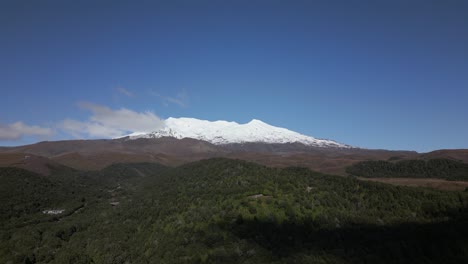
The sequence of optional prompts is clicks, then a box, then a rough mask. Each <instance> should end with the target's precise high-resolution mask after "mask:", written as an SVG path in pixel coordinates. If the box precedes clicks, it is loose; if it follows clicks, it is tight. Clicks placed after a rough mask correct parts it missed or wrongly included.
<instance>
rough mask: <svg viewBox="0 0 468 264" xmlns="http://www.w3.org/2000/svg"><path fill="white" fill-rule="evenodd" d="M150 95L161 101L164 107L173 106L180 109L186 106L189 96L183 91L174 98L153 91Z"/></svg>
mask: <svg viewBox="0 0 468 264" xmlns="http://www.w3.org/2000/svg"><path fill="white" fill-rule="evenodd" d="M150 94H151V95H154V96H156V97H159V98H160V99H161V100H162V102H163V104H164V105H166V106H167V105H169V104H175V105H178V106H180V107H187V106H188V102H189V96H188V93H187V91H185V90H182V91H180V92H178V93H177V94H176V95H175V96H165V95H162V94H159V93H157V92H155V91H151V92H150Z"/></svg>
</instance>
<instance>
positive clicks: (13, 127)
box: [0, 121, 54, 140]
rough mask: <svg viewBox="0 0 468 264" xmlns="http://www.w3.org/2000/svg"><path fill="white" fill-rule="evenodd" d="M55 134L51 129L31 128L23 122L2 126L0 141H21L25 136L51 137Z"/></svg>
mask: <svg viewBox="0 0 468 264" xmlns="http://www.w3.org/2000/svg"><path fill="white" fill-rule="evenodd" d="M53 133H54V132H53V130H52V129H51V128H47V127H40V126H34V125H32V126H30V125H27V124H25V123H23V122H21V121H18V122H15V123H12V124H7V125H2V124H0V140H19V139H21V138H22V137H24V136H36V137H49V136H52V135H53Z"/></svg>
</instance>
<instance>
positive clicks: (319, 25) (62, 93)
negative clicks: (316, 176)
mask: <svg viewBox="0 0 468 264" xmlns="http://www.w3.org/2000/svg"><path fill="white" fill-rule="evenodd" d="M0 38H1V41H0V89H1V94H2V97H1V98H2V100H1V104H0V131H3V132H1V133H3V135H2V134H1V133H0V145H19V144H26V143H32V142H36V141H39V140H44V139H47V140H54V139H65V138H75V137H87V136H86V133H85V132H83V133H81V134H80V133H78V132H77V130H79V129H80V128H79V126H81V127H83V126H86V124H89V123H93V122H102V120H101V121H99V117H96V116H97V115H99V113H97V112H96V111H97V110H95V109H96V108H99V109H101V110H102V111H104V112H105V111H108V112H109V111H110V112H112V111H119V110H122V108H125V109H127V110H128V111H130V112H132V113H133V112H134V113H135V114H143V115H145V114H149V113H146V112H145V111H151V112H153V113H154V114H155V115H157V116H159V117H161V118H167V117H170V116H173V117H182V116H185V117H194V118H200V119H207V120H218V119H223V120H229V121H237V122H239V123H244V122H248V121H249V120H251V119H253V118H256V119H261V120H263V121H264V122H267V123H270V124H272V125H275V126H281V127H286V128H289V129H291V130H294V131H297V132H301V133H303V134H307V135H311V136H314V137H319V138H330V139H334V140H337V141H339V142H343V143H347V144H351V145H355V146H361V147H366V148H385V149H408V150H417V151H430V150H434V149H440V148H468V1H464V0H444V1H431V0H424V1H418V0H411V1H407V0H403V1H396V0H389V1H378V0H377V1H375V0H372V1H370V0H369V1H365V0H360V1H352V0H343V1H292V0H288V1H275V0H271V1H255V0H250V1H240V0H236V1H177V0H176V1H174V0H172V1H64V0H58V1H46V0H44V1H32V0H31V1H25V0H19V1H18V0H12V1H5V0H4V1H1V2H0ZM83 105H84V106H83ZM90 105H91V106H90ZM93 107H94V108H93ZM93 109H94V110H93ZM103 109H104V110H103ZM130 116H131V115H130ZM149 118H152V116H150V117H149ZM64 120H68V121H73V122H76V123H78V124H80V125H77V127H75V128H76V129H75V130H74V132H77V133H78V135H77V133H72V132H70V130H65V129H63V127H64V126H63V123H64ZM20 121H21V123H18V122H20ZM119 122H120V121H119ZM74 124H75V123H74ZM101 125H102V124H101ZM105 125H106V124H105V122H104V126H105ZM89 136H90V137H93V136H92V135H89Z"/></svg>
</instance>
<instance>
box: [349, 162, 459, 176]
mask: <svg viewBox="0 0 468 264" xmlns="http://www.w3.org/2000/svg"><path fill="white" fill-rule="evenodd" d="M346 172H347V173H349V174H351V175H355V176H361V177H366V178H439V179H447V180H462V181H466V180H468V164H466V163H462V162H459V161H454V160H449V159H430V160H402V161H398V162H389V161H381V160H379V161H364V162H359V163H356V164H354V165H351V166H350V167H348V168H347V169H346Z"/></svg>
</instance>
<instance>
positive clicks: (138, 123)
mask: <svg viewBox="0 0 468 264" xmlns="http://www.w3.org/2000/svg"><path fill="white" fill-rule="evenodd" d="M79 106H80V107H81V108H83V109H86V110H89V111H91V112H92V115H91V116H90V117H89V118H88V120H87V121H85V122H82V121H78V120H74V119H65V120H64V121H62V123H61V124H60V128H61V129H62V130H64V131H65V132H67V133H69V134H71V135H72V136H74V137H77V138H83V137H95V138H115V137H120V136H124V135H126V134H129V133H133V132H151V131H154V130H156V129H159V128H161V127H163V126H164V120H162V119H160V118H159V117H158V116H157V115H155V114H154V113H153V112H150V111H145V112H135V111H132V110H129V109H126V108H120V109H116V110H114V109H111V108H109V107H106V106H102V105H97V104H92V103H86V102H85V103H80V104H79Z"/></svg>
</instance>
